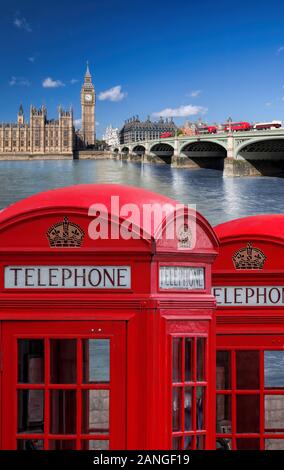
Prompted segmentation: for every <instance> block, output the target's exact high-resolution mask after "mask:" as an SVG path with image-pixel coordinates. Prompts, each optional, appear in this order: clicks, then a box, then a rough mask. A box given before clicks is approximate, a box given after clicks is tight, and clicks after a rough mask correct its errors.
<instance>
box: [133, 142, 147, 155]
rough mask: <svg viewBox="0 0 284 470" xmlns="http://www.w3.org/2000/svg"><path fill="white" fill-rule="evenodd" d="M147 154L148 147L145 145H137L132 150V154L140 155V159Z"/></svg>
mask: <svg viewBox="0 0 284 470" xmlns="http://www.w3.org/2000/svg"><path fill="white" fill-rule="evenodd" d="M145 152H146V147H145V146H144V145H141V144H139V145H135V146H134V147H133V148H132V153H134V154H135V155H139V156H140V157H142V156H143V155H144V154H145Z"/></svg>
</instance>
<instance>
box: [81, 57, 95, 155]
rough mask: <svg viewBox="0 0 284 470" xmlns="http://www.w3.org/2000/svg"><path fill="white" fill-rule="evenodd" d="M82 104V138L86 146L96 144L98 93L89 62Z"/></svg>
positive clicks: (83, 87) (82, 90)
mask: <svg viewBox="0 0 284 470" xmlns="http://www.w3.org/2000/svg"><path fill="white" fill-rule="evenodd" d="M81 106H82V131H81V133H82V138H83V141H84V144H85V146H88V145H94V144H95V141H96V121H95V107H96V93H95V88H94V85H93V84H92V76H91V74H90V70H89V64H88V63H87V70H86V73H85V79H84V83H83V86H82V89H81Z"/></svg>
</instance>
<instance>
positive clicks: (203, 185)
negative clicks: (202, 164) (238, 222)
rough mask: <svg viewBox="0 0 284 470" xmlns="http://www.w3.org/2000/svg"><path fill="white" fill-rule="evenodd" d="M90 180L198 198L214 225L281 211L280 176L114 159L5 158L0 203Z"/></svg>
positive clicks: (283, 198)
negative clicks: (227, 174) (225, 173)
mask: <svg viewBox="0 0 284 470" xmlns="http://www.w3.org/2000/svg"><path fill="white" fill-rule="evenodd" d="M89 183H119V184H126V185H131V186H140V187H144V188H146V189H150V190H152V191H156V192H160V193H162V194H165V195H167V196H169V197H172V198H174V199H177V200H179V201H180V202H182V203H186V204H196V205H197V210H198V211H200V212H201V213H202V214H203V215H204V216H205V217H206V218H207V219H208V220H209V222H210V223H211V224H212V225H216V224H218V223H220V222H225V221H227V220H230V219H235V218H237V217H244V216H247V215H256V214H263V213H281V212H283V202H284V184H283V179H281V178H272V177H256V178H252V177H250V178H245V177H242V178H223V176H222V173H221V172H219V171H215V170H206V169H200V170H199V169H197V170H190V169H175V168H171V167H170V166H168V165H150V164H144V165H141V164H139V163H128V162H120V161H116V160H96V161H95V160H69V161H62V160H56V161H48V160H42V161H38V160H37V161H2V162H0V208H1V209H3V208H4V207H6V206H7V205H9V204H11V203H13V202H15V201H18V200H19V199H23V198H25V197H27V196H30V195H32V194H35V193H38V192H41V191H45V190H48V189H53V188H59V187H62V186H70V185H74V184H89ZM94 202H95V201H94Z"/></svg>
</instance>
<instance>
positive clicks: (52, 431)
mask: <svg viewBox="0 0 284 470" xmlns="http://www.w3.org/2000/svg"><path fill="white" fill-rule="evenodd" d="M3 346H4V351H3V358H4V361H3V383H4V389H3V399H2V416H3V430H2V431H3V432H2V436H3V442H2V448H3V449H19V450H21V449H23V450H24V449H26V450H33V449H45V450H48V449H50V450H69V449H82V450H104V449H124V448H125V421H126V416H125V413H126V411H125V381H126V377H125V374H126V371H125V362H126V361H125V324H124V323H123V322H103V321H102V322H100V321H94V322H72V321H71V322H7V323H4V325H3Z"/></svg>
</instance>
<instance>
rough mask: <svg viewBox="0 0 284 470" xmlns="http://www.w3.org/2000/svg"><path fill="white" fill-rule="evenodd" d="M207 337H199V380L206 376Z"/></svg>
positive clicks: (201, 380) (204, 378)
mask: <svg viewBox="0 0 284 470" xmlns="http://www.w3.org/2000/svg"><path fill="white" fill-rule="evenodd" d="M205 344H206V342H205V338H197V381H198V382H203V381H204V380H206V377H205Z"/></svg>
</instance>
